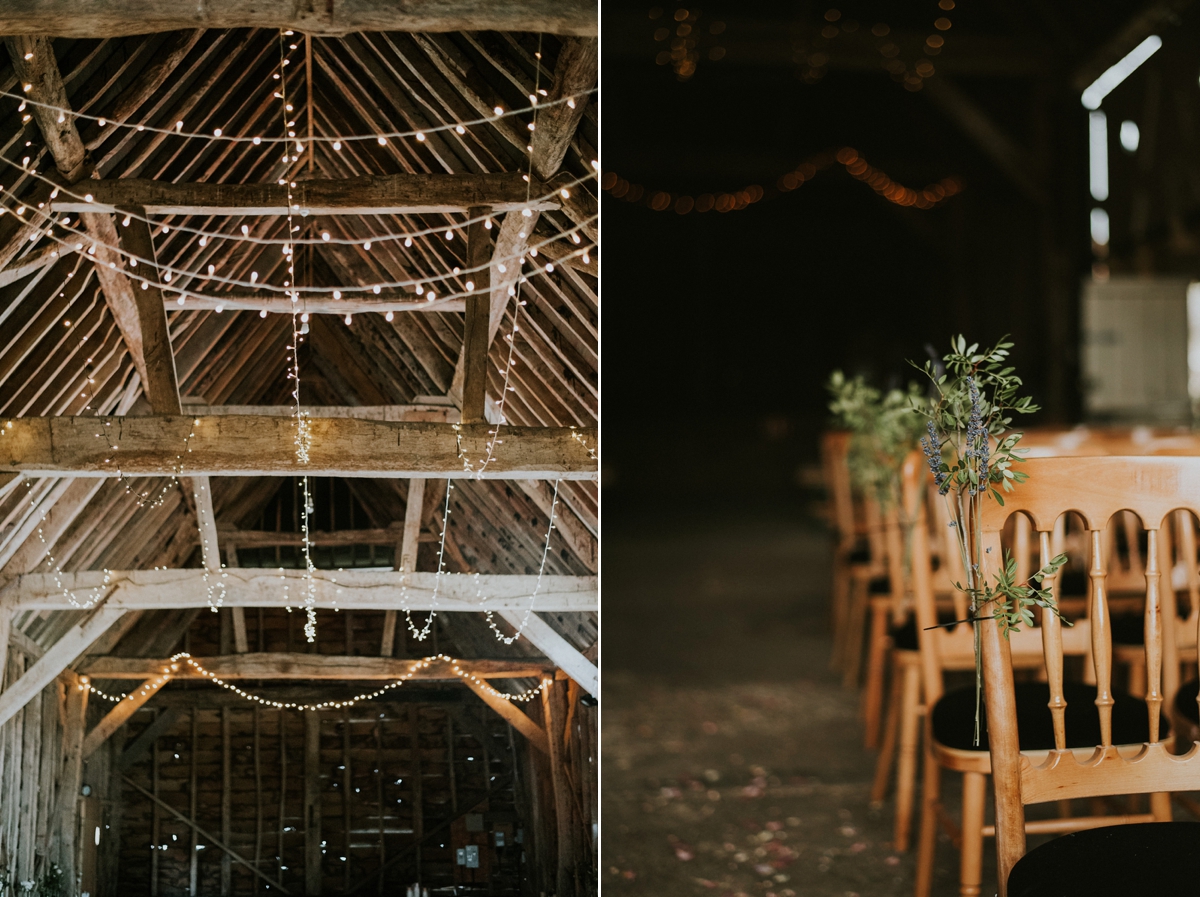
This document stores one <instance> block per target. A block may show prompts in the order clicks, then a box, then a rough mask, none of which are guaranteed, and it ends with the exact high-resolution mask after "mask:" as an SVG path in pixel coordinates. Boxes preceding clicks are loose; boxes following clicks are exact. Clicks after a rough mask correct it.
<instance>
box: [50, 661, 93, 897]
mask: <svg viewBox="0 0 1200 897" xmlns="http://www.w3.org/2000/svg"><path fill="white" fill-rule="evenodd" d="M60 681H61V682H62V685H63V710H62V714H63V733H62V763H61V767H60V768H61V773H60V778H59V780H58V781H59V784H58V793H57V794H56V796H55V802H54V823H53V826H54V830H55V831H54V837H56V838H57V843H58V850H57V852H56V853H57V857H58V865H59V866H60V867H61V868H62V870H63V880H64V881H65V882H66V883H67V888H68V889H69V890H70V891H72V892H74V891H76V890H77V888H78V880H77V879H78V871H79V870H78V864H77V858H78V844H77V843H76V835H77V833H78V831H79V796H80V795H79V791H80V788H81V787H82V786H83V736H84V727H85V726H86V725H87V699H88V689H87V684H86V683H85V682H83V681H82V680H81V678H80V677H78V676H76V675H75V674H74V673H72V672H70V671H66V672H64V673H63V674H62V676H61V677H60Z"/></svg>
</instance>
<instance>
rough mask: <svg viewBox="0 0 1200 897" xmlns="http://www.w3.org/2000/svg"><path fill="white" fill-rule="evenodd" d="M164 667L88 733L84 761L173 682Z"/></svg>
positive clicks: (84, 746) (121, 701) (84, 743)
mask: <svg viewBox="0 0 1200 897" xmlns="http://www.w3.org/2000/svg"><path fill="white" fill-rule="evenodd" d="M163 666H165V664H160V665H159V670H158V672H157V674H155V675H152V676H150V678H148V679H147V680H146V681H145V682H143V683H142V684H141V686H140V687H139V688H135V689H134V690H133V691H131V692H130V693H129V694H128V695H127V696H126V697H124V698H122V699H121V700H120V701H118V702H117V703H116V705H115V706H114V707H113V709H112V710H110V711H108V713H106V714H105V715H104V718H103V719H101V720H100V722H98V723H96V725H95V727H94V728H93V729H92V731H90V732H88V733H87V737H86V738H84V739H83V759H84V760H86V759H87V758H88V757H90V756H91V755H92V754H93V753H95V752H96V749H97V748H98V747H100V745H102V744H104V742H106V741H108V739H109V737H110V736H111V735H112V734H113V733H114V732H116V731H117V730H118V729H120V728H121V727H122V726H123V725H125V723H127V722H128V721H129V718H130V717H131V716H133V715H134V714H135V713H137V711H138V709H139V708H140V707H141V706H142V705H143V704H145V703H146V702H147V701H149V700H150V699H151V698H152V697H154V696H155V695H156V694H158V690H159V689H160V688H162V687H163V686H164V685H166V684H167V683H168V682H170V681H171V674H170V673H169V672H163V671H162V667H163ZM85 681H86V680H85Z"/></svg>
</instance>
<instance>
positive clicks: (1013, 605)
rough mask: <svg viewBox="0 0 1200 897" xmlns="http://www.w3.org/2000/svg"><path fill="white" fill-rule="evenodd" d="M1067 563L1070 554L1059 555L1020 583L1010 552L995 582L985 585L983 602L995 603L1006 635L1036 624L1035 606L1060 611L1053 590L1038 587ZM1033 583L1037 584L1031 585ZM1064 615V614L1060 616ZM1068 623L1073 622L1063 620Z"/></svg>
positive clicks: (1014, 561)
mask: <svg viewBox="0 0 1200 897" xmlns="http://www.w3.org/2000/svg"><path fill="white" fill-rule="evenodd" d="M1066 563H1067V556H1066V555H1065V554H1060V555H1058V556H1057V557H1055V558H1053V559H1051V561H1050V563H1048V564H1046V566H1044V567H1043V568H1042V569H1041V570H1039V571H1038V572H1037V573H1035V574H1033V576H1031V577H1030V581H1029V582H1027V583H1025V584H1024V585H1019V584H1018V583H1017V561H1016V558H1014V557H1012V556H1011V555H1009V556H1007V557H1006V558H1005V559H1004V566H1003V568H1002V569H1001V570H1000V571H999V572H998V573H997V574H996V585H995V586H994V587H993V586H990V585H985V586H984V591H983V604H984V605H985V606H987V605H988V604H993V603H994V604H995V608H996V609H995V611H994V614H995V617H996V619H997V620H999V621H1000V629H1001V631H1002V632H1003V633H1004V637H1005V638H1008V634H1009V633H1010V632H1016V631H1017V630H1018V629H1019V627H1020V626H1022V625H1024V626H1032V625H1033V608H1034V607H1040V608H1042V609H1043V610H1045V611H1048V612H1050V613H1054V614H1058V605H1057V603H1055V600H1054V593H1053V592H1051V591H1050V589H1040V588H1038V586H1040V585H1041V584H1042V582H1043V581H1044V580H1045V579H1046V577H1047V576H1053V575H1055V574H1056V573H1058V571H1059V570H1060V569H1062V567H1063V565H1064V564H1066ZM1031 583H1037V585H1032V584H1031ZM1060 616H1061V615H1060ZM1064 622H1066V623H1067V625H1068V626H1070V625H1071V623H1070V622H1067V621H1064Z"/></svg>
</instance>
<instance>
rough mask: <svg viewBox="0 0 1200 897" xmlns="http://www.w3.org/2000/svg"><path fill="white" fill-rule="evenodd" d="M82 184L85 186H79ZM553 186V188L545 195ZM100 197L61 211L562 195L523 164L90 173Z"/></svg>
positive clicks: (317, 211)
mask: <svg viewBox="0 0 1200 897" xmlns="http://www.w3.org/2000/svg"><path fill="white" fill-rule="evenodd" d="M75 192H79V191H75ZM546 194H553V195H551V196H549V197H548V198H544V199H543V198H542V197H543V196H544V195H546ZM87 195H90V196H91V197H92V199H91V200H90V201H88V200H87V199H85V198H80V197H76V196H67V195H66V194H65V193H63V194H60V195H59V197H58V198H57V199H55V200H54V201H53V202H52V203H51V208H52V209H53V210H54V211H56V212H82V213H89V212H97V211H108V212H113V211H116V210H117V209H120V208H125V207H127V206H140V207H142V208H144V209H145V210H146V211H147V212H149V213H150V214H152V215H220V216H229V215H253V216H260V215H286V214H287V213H288V211H289V207H288V200H289V198H290V199H291V202H292V207H293V208H294V209H295V210H296V211H299V212H307V213H308V214H310V215H406V214H413V213H434V212H441V213H454V212H466V210H467V209H469V208H471V207H472V206H487V207H488V208H490V209H492V210H493V211H495V212H508V211H511V210H513V209H518V210H519V209H525V208H532V209H538V210H545V209H557V208H559V207H560V206H561V205H562V202H561V198H560V197H558V196H557V194H554V191H553V188H551V187H547V185H545V184H541V183H533V184H530V183H528V182H526V180H525V178H524V177H523V176H522V175H521V174H520V173H519V172H502V173H499V174H392V175H365V176H362V177H355V178H343V179H339V180H332V181H331V180H311V181H300V182H298V183H297V185H296V187H295V188H291V190H290V193H289V188H288V187H286V186H281V185H279V184H222V183H211V182H205V181H201V182H196V183H177V184H172V183H167V182H165V181H150V180H140V179H136V178H122V179H119V180H102V181H94V182H92V181H89V182H88V184H87Z"/></svg>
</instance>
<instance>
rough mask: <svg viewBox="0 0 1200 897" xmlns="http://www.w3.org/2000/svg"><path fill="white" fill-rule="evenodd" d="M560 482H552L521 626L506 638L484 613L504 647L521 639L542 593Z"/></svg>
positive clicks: (489, 613) (490, 612)
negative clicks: (539, 554) (539, 552)
mask: <svg viewBox="0 0 1200 897" xmlns="http://www.w3.org/2000/svg"><path fill="white" fill-rule="evenodd" d="M561 482H562V480H555V481H554V497H553V498H552V499H551V500H550V525H549V526H547V527H546V541H545V543H544V544H543V546H542V563H541V566H539V567H538V575H537V582H536V583H535V584H534V587H533V594H532V595H530V596H529V606H528V607H527V608H525V616H524V617H522V618H521V625H520V626H518V627H517V631H516V633H515V634H514V635H511V636H508V635H505V634H504V633H503V632H501V631H500V627H499V626H497V625H496V621H495V619H493V617H492V614H493V611H491V610H486V611H484V616H485V617H486V618H487V623H488V626H490V627H491V628H492V632H494V633H495V634H496V640H497V641H501V642H504V644H506V645H511V644H512V643H513V642H515V641H516V640H517V639H519V638H520V637H521V634H522V633H523V632H524V631H525V626H526V625H527V624H528V623H529V617H530V616H531V615H532V614H533V607H534V604H535V603H536V602H537V596H538V594H539V593H540V592H541V591H542V577H543V575H544V574H545V572H546V559H547V558H549V557H550V534H551V533H553V532H554V529H555V527H554V517H555V512H556V511H557V510H558V487H559V484H560V483H561Z"/></svg>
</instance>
